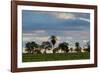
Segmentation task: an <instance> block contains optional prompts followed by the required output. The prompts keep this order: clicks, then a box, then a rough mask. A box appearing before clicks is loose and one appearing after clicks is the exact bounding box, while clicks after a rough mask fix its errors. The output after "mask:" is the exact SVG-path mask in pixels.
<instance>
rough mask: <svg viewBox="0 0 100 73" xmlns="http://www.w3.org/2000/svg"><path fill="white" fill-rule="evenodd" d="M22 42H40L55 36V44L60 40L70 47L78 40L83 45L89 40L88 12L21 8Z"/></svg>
mask: <svg viewBox="0 0 100 73" xmlns="http://www.w3.org/2000/svg"><path fill="white" fill-rule="evenodd" d="M22 32H23V33H22V38H23V40H22V42H23V48H25V43H27V42H31V41H35V42H36V43H38V44H41V43H42V42H43V41H50V36H52V35H55V36H56V37H57V43H56V46H57V45H58V44H59V43H61V42H67V43H69V46H70V47H74V46H75V42H79V43H80V46H81V47H83V46H84V45H85V44H86V42H87V41H89V40H90V14H89V13H78V12H53V11H34V10H22Z"/></svg>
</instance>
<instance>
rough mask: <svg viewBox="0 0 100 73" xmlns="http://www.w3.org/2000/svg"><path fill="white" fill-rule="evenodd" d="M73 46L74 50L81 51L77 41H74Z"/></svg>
mask: <svg viewBox="0 0 100 73" xmlns="http://www.w3.org/2000/svg"><path fill="white" fill-rule="evenodd" d="M75 47H76V49H75V51H77V52H81V48H80V44H79V42H76V43H75Z"/></svg>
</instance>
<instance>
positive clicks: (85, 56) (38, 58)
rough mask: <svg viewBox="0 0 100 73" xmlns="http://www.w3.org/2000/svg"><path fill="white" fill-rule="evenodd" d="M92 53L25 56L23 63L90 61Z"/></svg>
mask: <svg viewBox="0 0 100 73" xmlns="http://www.w3.org/2000/svg"><path fill="white" fill-rule="evenodd" d="M89 58H90V53H88V52H86V53H58V54H57V53H56V54H23V57H22V61H23V62H37V61H57V60H81V59H89Z"/></svg>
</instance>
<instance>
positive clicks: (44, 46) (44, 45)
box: [41, 41, 52, 53]
mask: <svg viewBox="0 0 100 73" xmlns="http://www.w3.org/2000/svg"><path fill="white" fill-rule="evenodd" d="M41 47H42V48H44V49H45V53H46V50H47V49H50V48H52V45H51V43H50V42H48V41H46V42H42V44H41Z"/></svg>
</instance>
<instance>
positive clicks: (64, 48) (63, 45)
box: [25, 35, 90, 54]
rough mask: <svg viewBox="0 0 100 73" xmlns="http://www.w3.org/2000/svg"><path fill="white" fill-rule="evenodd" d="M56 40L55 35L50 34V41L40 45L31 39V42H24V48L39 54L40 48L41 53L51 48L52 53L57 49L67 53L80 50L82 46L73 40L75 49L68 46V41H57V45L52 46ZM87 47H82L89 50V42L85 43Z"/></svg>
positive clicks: (28, 51) (86, 50)
mask: <svg viewBox="0 0 100 73" xmlns="http://www.w3.org/2000/svg"><path fill="white" fill-rule="evenodd" d="M56 42H57V38H56V36H54V35H53V36H51V37H50V42H49V41H44V42H42V43H41V45H39V44H37V43H36V42H34V41H32V42H27V43H26V44H25V48H26V49H25V50H26V51H27V53H33V54H34V53H36V54H40V53H42V52H41V50H44V52H43V53H46V50H48V51H49V50H52V53H59V52H58V51H59V50H60V51H62V52H63V53H68V52H69V51H70V52H73V51H75V52H77V53H78V52H82V51H81V50H82V48H81V47H80V43H79V42H75V49H73V48H72V47H71V48H69V43H67V42H62V43H59V45H58V47H56V48H54V46H55V44H56ZM86 44H87V45H86V46H87V48H84V49H83V50H84V51H85V52H90V44H89V42H87V43H86Z"/></svg>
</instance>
